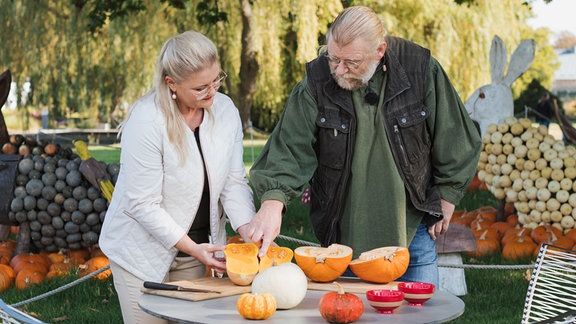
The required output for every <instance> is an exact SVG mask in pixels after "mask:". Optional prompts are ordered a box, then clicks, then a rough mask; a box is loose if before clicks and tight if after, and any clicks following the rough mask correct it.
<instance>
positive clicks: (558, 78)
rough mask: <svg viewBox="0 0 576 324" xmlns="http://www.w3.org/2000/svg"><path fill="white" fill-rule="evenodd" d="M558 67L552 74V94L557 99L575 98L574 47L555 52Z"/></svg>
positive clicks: (575, 47)
mask: <svg viewBox="0 0 576 324" xmlns="http://www.w3.org/2000/svg"><path fill="white" fill-rule="evenodd" d="M557 54H558V61H559V62H560V67H559V68H558V70H556V72H555V73H554V81H552V92H553V93H554V94H556V95H557V96H559V97H568V98H572V99H574V98H576V46H574V47H572V48H569V49H564V50H560V51H557Z"/></svg>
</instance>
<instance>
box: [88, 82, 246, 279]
mask: <svg viewBox="0 0 576 324" xmlns="http://www.w3.org/2000/svg"><path fill="white" fill-rule="evenodd" d="M155 97H156V95H155V93H154V92H151V93H149V94H147V95H146V96H144V97H142V98H141V99H140V100H139V101H137V102H136V103H135V107H134V109H133V112H132V115H131V116H130V118H129V120H128V121H127V123H126V125H125V127H124V130H123V132H122V138H121V145H122V151H121V154H120V165H121V167H120V174H119V175H118V180H117V182H116V186H115V189H114V195H113V197H112V202H111V203H110V206H109V208H108V211H107V212H106V217H105V219H104V224H103V226H102V230H101V233H100V239H99V245H100V248H101V249H102V251H103V252H104V253H105V254H106V255H107V256H108V258H110V260H112V261H113V262H115V263H117V264H118V265H120V266H121V267H122V268H124V269H125V270H127V271H129V272H130V273H132V274H134V275H135V276H137V277H138V278H140V279H142V280H152V281H162V280H163V279H164V278H165V277H166V275H167V273H168V271H169V267H170V264H171V263H172V261H173V259H174V257H175V256H176V254H177V252H178V250H177V249H176V248H175V247H174V245H175V244H176V243H177V242H178V240H180V239H181V238H182V236H184V235H186V234H187V233H188V230H189V228H190V226H191V225H192V222H193V221H194V217H195V215H196V211H197V209H198V206H199V204H200V200H201V197H202V191H203V181H204V168H203V166H202V157H201V156H200V151H199V149H198V146H197V144H196V140H195V138H194V133H193V132H192V131H191V130H190V129H189V128H186V137H187V140H188V146H189V154H188V156H186V159H185V163H184V164H183V165H182V166H180V165H179V159H178V155H177V154H176V151H175V149H174V146H173V145H172V144H170V141H169V140H168V135H167V133H166V125H165V119H164V115H163V114H162V112H161V111H160V110H159V107H158V106H157V105H156V104H155ZM211 110H212V116H213V118H214V119H212V118H210V115H209V114H208V113H206V114H204V119H203V121H202V123H201V126H200V143H201V145H202V153H203V156H204V162H205V166H206V172H207V174H208V182H209V188H210V232H211V237H210V239H211V242H212V243H214V244H225V242H226V231H225V224H226V216H227V217H228V218H229V219H230V223H231V225H232V228H233V229H234V230H236V229H237V228H238V227H239V226H241V225H243V224H246V223H248V222H249V221H250V220H251V219H252V217H253V216H254V213H255V209H254V202H253V196H252V189H251V188H250V186H249V185H248V180H247V179H246V170H245V168H244V162H243V155H242V152H243V147H242V137H243V133H242V123H241V120H240V116H239V113H238V109H237V108H236V106H235V105H234V103H233V102H232V100H231V99H230V98H229V97H227V96H226V95H223V94H221V93H217V94H216V97H215V99H214V104H213V105H212V109H211Z"/></svg>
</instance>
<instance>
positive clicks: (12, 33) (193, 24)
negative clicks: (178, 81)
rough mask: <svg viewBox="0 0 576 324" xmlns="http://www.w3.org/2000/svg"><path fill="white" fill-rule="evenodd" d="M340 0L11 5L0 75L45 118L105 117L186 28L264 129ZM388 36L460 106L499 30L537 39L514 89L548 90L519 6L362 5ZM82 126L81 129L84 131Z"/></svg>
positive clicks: (405, 0) (448, 0)
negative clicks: (27, 89) (417, 50)
mask: <svg viewBox="0 0 576 324" xmlns="http://www.w3.org/2000/svg"><path fill="white" fill-rule="evenodd" d="M342 3H346V4H349V3H351V1H346V2H345V1H339V0H324V1H322V0H308V1H293V0H270V1H262V0H251V1H250V0H199V1H190V0H162V1H157V0H124V1H112V2H111V1H108V0H70V1H50V0H36V1H26V0H13V1H5V2H3V4H2V10H0V28H2V33H0V42H1V43H2V44H3V45H4V47H3V48H2V49H0V51H1V52H0V67H4V68H7V67H9V68H10V69H11V71H12V74H13V78H14V80H15V81H16V82H18V83H19V84H22V82H24V80H25V79H26V78H29V79H30V81H31V82H32V85H33V89H34V91H33V102H32V103H33V104H34V105H35V106H36V107H38V108H40V109H41V108H44V107H45V108H47V109H49V110H50V113H51V115H52V117H53V118H54V117H55V118H61V119H65V118H69V117H74V116H84V117H89V119H88V123H87V124H89V125H90V126H93V125H94V124H95V123H96V122H110V121H112V117H111V116H112V115H114V114H113V112H118V111H122V110H121V109H120V108H121V107H126V106H127V105H129V104H130V103H132V102H133V101H135V100H136V99H137V98H138V97H139V96H141V95H142V94H144V93H145V92H146V91H148V90H149V89H150V88H151V87H152V82H153V77H154V73H155V60H156V56H157V55H158V52H159V50H160V47H161V46H162V43H163V42H164V41H165V40H166V39H167V38H168V37H170V36H173V35H175V34H176V33H179V32H182V31H184V30H187V29H195V30H198V31H200V32H202V33H204V34H206V35H207V36H208V37H210V38H211V39H212V40H214V42H215V43H216V45H217V47H218V50H219V52H220V59H221V65H222V68H223V69H224V70H225V71H226V72H227V73H228V74H229V75H230V78H229V79H228V80H227V81H226V84H225V86H224V87H223V89H222V91H224V92H225V93H228V94H229V95H230V96H231V97H232V98H233V99H234V101H235V102H236V104H237V105H238V106H239V109H240V113H241V116H242V121H243V123H244V125H245V126H247V125H248V123H249V121H250V120H254V121H255V123H256V125H260V126H261V127H265V128H267V129H271V128H272V127H273V125H274V124H275V122H276V121H277V119H278V118H279V115H280V111H281V110H282V109H283V106H284V104H283V103H284V101H285V99H286V97H287V95H288V94H289V92H290V89H291V88H292V87H293V85H294V84H295V83H296V82H297V81H298V80H299V79H300V78H301V77H302V76H303V75H304V64H305V62H307V61H309V60H311V59H313V58H314V57H315V56H316V55H317V48H318V45H319V43H320V42H321V41H322V38H323V36H324V35H325V33H326V30H327V27H328V26H329V24H330V23H331V21H332V20H333V19H334V17H336V15H337V14H338V12H340V11H341V10H342ZM353 3H354V4H365V5H369V6H370V7H372V8H374V9H375V10H376V11H377V12H378V13H379V14H380V15H381V16H382V17H383V19H384V20H385V22H386V23H387V25H388V29H389V31H390V33H391V34H393V35H398V36H402V37H405V38H408V39H411V40H414V41H416V42H418V43H420V44H422V45H424V46H426V47H429V48H430V49H431V50H432V53H433V55H434V56H435V57H437V58H438V60H439V61H440V62H441V63H442V65H443V66H444V68H445V69H446V71H447V73H448V74H449V76H450V77H451V79H452V80H453V83H454V85H455V86H456V88H457V90H458V91H459V93H460V94H461V96H462V97H463V98H464V99H465V98H466V96H467V95H469V94H470V93H471V92H472V91H473V90H474V89H475V88H477V87H479V86H480V85H482V84H484V83H486V82H488V80H489V62H488V53H489V46H490V42H491V39H492V37H493V36H494V35H495V34H499V36H500V37H502V38H503V39H504V41H505V43H506V45H507V47H508V50H509V52H511V51H512V50H513V49H514V48H515V47H516V46H517V45H518V44H519V42H520V41H521V40H522V39H523V38H535V39H536V41H537V46H538V51H537V55H536V59H535V60H534V63H533V64H532V68H531V69H530V70H529V71H528V72H527V73H525V75H524V76H523V77H522V79H521V80H519V81H517V82H515V84H514V89H515V93H517V92H518V91H519V90H516V89H520V88H521V87H522V84H523V83H524V84H525V83H529V82H530V81H531V79H534V78H538V79H539V80H541V82H542V84H544V85H546V84H547V82H551V77H552V75H553V69H554V62H553V57H554V53H553V51H552V49H551V47H550V46H549V45H547V37H548V36H547V34H546V31H537V32H534V31H533V30H532V29H530V28H529V27H528V26H526V24H525V20H526V19H527V17H529V15H530V14H531V13H530V9H529V8H528V7H526V6H523V5H522V2H520V1H518V0H502V1H498V2H494V1H489V0H474V1H465V2H464V4H462V5H458V4H457V3H456V2H455V1H453V0H438V1H417V0H402V1H398V0H394V1H393V0H371V1H370V0H365V1H354V2H353ZM89 125H87V126H89Z"/></svg>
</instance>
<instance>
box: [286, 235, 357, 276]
mask: <svg viewBox="0 0 576 324" xmlns="http://www.w3.org/2000/svg"><path fill="white" fill-rule="evenodd" d="M294 258H295V259H296V263H297V264H298V266H299V267H300V268H302V270H303V271H304V273H305V274H306V276H308V278H310V280H312V281H316V282H330V281H334V280H335V279H336V278H338V277H340V276H341V275H342V274H343V273H344V271H346V269H347V268H348V265H349V264H350V261H352V249H351V248H350V247H348V246H345V245H341V244H332V245H330V246H328V247H316V246H301V247H298V248H296V250H294Z"/></svg>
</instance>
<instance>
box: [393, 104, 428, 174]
mask: <svg viewBox="0 0 576 324" xmlns="http://www.w3.org/2000/svg"><path fill="white" fill-rule="evenodd" d="M418 105H419V106H420V107H418V108H417V109H414V108H408V109H407V110H408V111H411V112H412V113H411V114H409V115H404V116H399V117H397V118H396V125H398V134H399V136H400V143H401V146H402V151H403V152H402V153H403V154H404V156H405V158H406V159H407V161H409V162H410V164H420V163H422V162H425V161H426V160H427V158H423V156H424V157H426V156H428V154H429V153H430V143H431V140H430V134H429V132H428V126H427V123H426V120H427V119H428V117H429V116H430V112H429V110H428V108H426V106H424V105H421V104H418Z"/></svg>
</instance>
